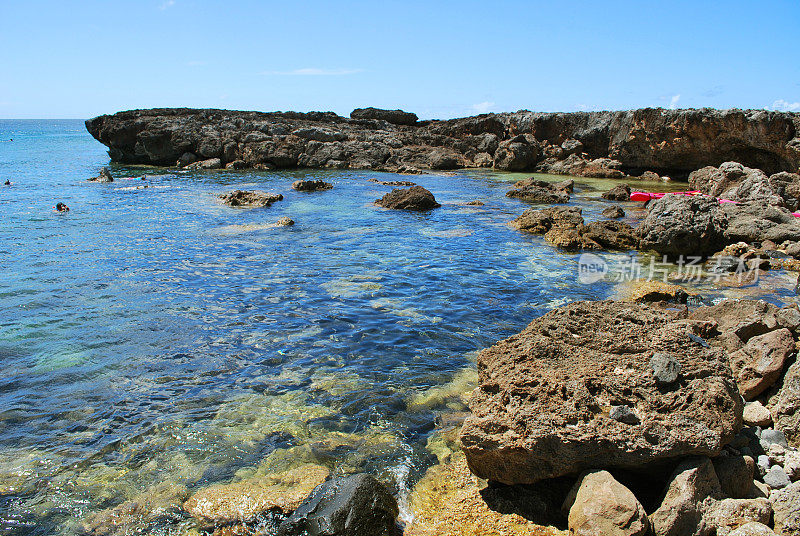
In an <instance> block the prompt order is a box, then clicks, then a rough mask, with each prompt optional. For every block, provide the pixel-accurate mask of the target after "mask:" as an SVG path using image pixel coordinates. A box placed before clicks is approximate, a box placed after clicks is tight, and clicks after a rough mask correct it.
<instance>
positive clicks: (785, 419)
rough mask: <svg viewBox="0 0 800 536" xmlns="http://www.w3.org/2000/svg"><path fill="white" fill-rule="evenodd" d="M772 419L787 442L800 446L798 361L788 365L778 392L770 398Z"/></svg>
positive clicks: (799, 374) (799, 368)
mask: <svg viewBox="0 0 800 536" xmlns="http://www.w3.org/2000/svg"><path fill="white" fill-rule="evenodd" d="M770 403H771V405H772V420H773V422H774V423H775V428H777V429H778V430H781V431H782V432H783V434H784V435H785V436H786V439H787V440H788V442H789V444H790V445H792V446H794V447H800V361H795V363H794V364H793V365H792V366H790V367H789V369H788V370H787V371H786V375H785V376H784V378H783V384H782V385H781V388H780V390H779V391H778V394H777V395H775V397H774V398H773V399H770Z"/></svg>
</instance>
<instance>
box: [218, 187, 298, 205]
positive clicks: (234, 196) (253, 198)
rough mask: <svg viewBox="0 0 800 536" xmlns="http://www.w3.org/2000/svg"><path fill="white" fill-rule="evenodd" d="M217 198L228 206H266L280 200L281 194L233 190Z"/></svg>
mask: <svg viewBox="0 0 800 536" xmlns="http://www.w3.org/2000/svg"><path fill="white" fill-rule="evenodd" d="M219 198H220V199H221V200H222V202H223V203H224V204H226V205H228V206H229V207H241V208H258V207H268V206H270V205H272V203H274V202H275V201H282V200H283V195H281V194H273V193H268V192H260V191H258V190H252V191H248V190H234V191H232V192H228V193H226V194H222V195H220V196H219Z"/></svg>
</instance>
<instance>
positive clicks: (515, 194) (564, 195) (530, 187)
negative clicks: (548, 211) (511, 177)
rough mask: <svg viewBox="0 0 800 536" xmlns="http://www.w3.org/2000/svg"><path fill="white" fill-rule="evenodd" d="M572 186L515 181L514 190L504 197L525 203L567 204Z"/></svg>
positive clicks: (546, 182) (567, 182) (537, 181)
mask: <svg viewBox="0 0 800 536" xmlns="http://www.w3.org/2000/svg"><path fill="white" fill-rule="evenodd" d="M573 186H574V182H573V181H566V182H559V183H553V182H548V181H543V180H538V179H535V178H530V179H525V180H521V181H517V182H516V183H515V184H514V189H513V190H509V191H508V192H506V197H512V198H515V199H520V200H522V201H525V202H527V203H542V204H554V203H567V202H568V201H569V194H570V192H571V191H572V188H573Z"/></svg>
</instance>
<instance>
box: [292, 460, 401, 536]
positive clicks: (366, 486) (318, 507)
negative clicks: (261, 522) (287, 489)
mask: <svg viewBox="0 0 800 536" xmlns="http://www.w3.org/2000/svg"><path fill="white" fill-rule="evenodd" d="M398 513H399V509H398V507H397V501H396V500H395V498H394V497H393V496H392V494H391V493H389V490H387V489H386V487H385V486H384V485H383V484H381V483H380V482H379V481H378V480H376V479H375V478H374V477H372V476H370V475H366V474H357V475H352V476H349V477H342V478H335V479H332V480H329V481H327V482H325V483H324V484H322V485H320V486H319V487H317V489H315V490H314V492H313V493H312V494H311V496H309V497H308V498H307V499H306V500H305V501H303V503H302V504H301V505H300V506H299V507H298V508H297V510H295V512H294V513H293V514H292V516H291V517H290V518H289V519H287V520H286V521H284V522H283V523H282V524H281V525H280V527H279V529H278V534H279V536H301V535H302V536H392V535H394V533H395V531H394V529H395V519H396V518H397V515H398Z"/></svg>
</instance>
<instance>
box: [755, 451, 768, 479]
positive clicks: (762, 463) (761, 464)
mask: <svg viewBox="0 0 800 536" xmlns="http://www.w3.org/2000/svg"><path fill="white" fill-rule="evenodd" d="M756 467H757V468H758V474H759V475H760V476H761V477H763V476H764V475H766V474H767V472H768V471H769V467H770V463H769V456H767V455H766V454H761V455H760V456H759V457H758V459H757V460H756Z"/></svg>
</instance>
